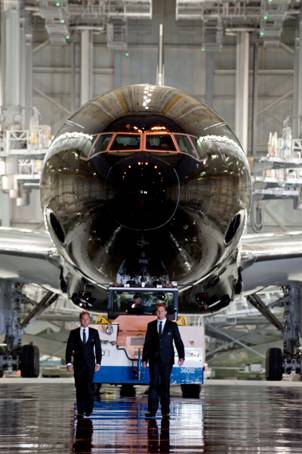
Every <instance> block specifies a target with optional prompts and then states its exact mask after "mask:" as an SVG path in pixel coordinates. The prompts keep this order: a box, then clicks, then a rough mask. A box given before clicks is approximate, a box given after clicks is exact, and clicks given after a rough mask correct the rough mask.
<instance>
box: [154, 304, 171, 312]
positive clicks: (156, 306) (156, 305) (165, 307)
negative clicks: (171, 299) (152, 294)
mask: <svg viewBox="0 0 302 454" xmlns="http://www.w3.org/2000/svg"><path fill="white" fill-rule="evenodd" d="M159 307H163V308H164V309H165V311H168V309H167V305H166V303H157V304H155V310H156V311H157V309H158V308H159Z"/></svg>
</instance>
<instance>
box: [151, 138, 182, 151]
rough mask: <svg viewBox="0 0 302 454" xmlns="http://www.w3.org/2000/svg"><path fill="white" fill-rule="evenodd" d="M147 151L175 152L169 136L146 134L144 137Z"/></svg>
mask: <svg viewBox="0 0 302 454" xmlns="http://www.w3.org/2000/svg"><path fill="white" fill-rule="evenodd" d="M146 148H147V150H166V151H176V148H175V145H174V142H173V140H172V137H171V136H170V134H148V135H147V136H146Z"/></svg>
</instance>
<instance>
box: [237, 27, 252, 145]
mask: <svg viewBox="0 0 302 454" xmlns="http://www.w3.org/2000/svg"><path fill="white" fill-rule="evenodd" d="M235 96H236V103H235V132H236V135H237V137H238V139H239V141H240V143H241V145H242V147H243V150H244V151H245V152H246V153H247V146H248V100H249V33H248V32H238V35H237V55H236V94H235Z"/></svg>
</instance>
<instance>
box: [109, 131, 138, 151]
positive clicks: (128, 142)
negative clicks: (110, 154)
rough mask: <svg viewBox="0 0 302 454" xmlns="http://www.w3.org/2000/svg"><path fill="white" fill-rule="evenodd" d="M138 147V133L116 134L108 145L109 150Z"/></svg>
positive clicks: (134, 148)
mask: <svg viewBox="0 0 302 454" xmlns="http://www.w3.org/2000/svg"><path fill="white" fill-rule="evenodd" d="M139 148H140V135H139V134H117V135H116V136H115V138H114V141H113V143H112V145H111V147H110V150H138V149H139Z"/></svg>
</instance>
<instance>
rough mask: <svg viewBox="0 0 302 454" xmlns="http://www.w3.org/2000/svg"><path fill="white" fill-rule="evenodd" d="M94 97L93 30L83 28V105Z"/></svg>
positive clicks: (81, 98) (81, 99)
mask: <svg viewBox="0 0 302 454" xmlns="http://www.w3.org/2000/svg"><path fill="white" fill-rule="evenodd" d="M91 97H92V32H91V30H87V29H83V30H81V97H80V101H81V105H83V104H85V102H87V101H89V99H90V98H91Z"/></svg>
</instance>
